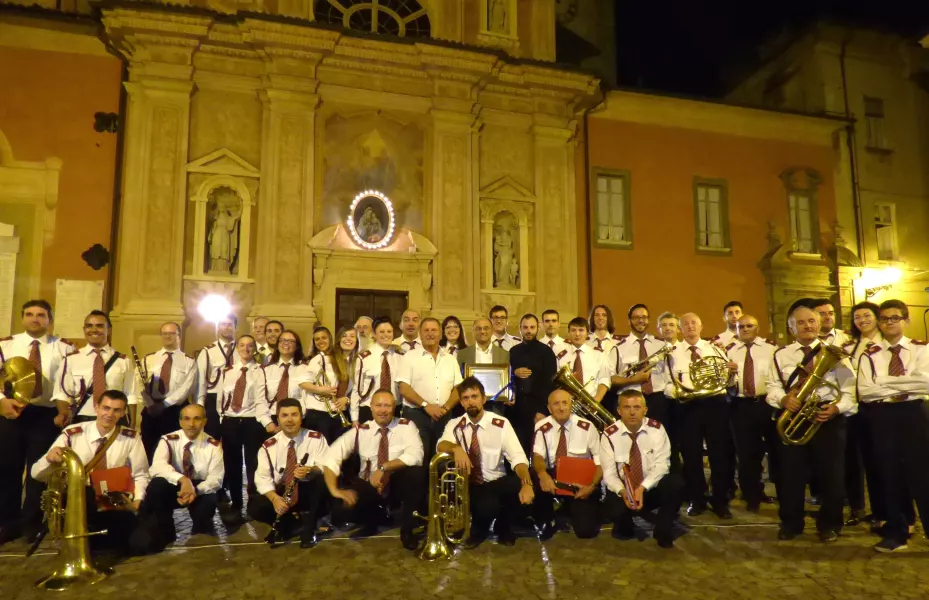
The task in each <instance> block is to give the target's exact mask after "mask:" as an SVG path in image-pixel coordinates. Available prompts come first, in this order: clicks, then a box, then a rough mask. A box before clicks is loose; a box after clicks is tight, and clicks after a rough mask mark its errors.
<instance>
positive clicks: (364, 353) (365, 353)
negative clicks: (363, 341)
mask: <svg viewBox="0 0 929 600" xmlns="http://www.w3.org/2000/svg"><path fill="white" fill-rule="evenodd" d="M358 356H359V357H361V358H368V357H369V356H371V351H370V350H362V351H361V352H360V353H358Z"/></svg>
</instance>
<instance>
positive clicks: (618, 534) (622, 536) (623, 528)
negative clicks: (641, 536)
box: [612, 523, 635, 541]
mask: <svg viewBox="0 0 929 600" xmlns="http://www.w3.org/2000/svg"><path fill="white" fill-rule="evenodd" d="M612 535H613V537H614V538H616V539H617V540H623V541H627V540H633V539H635V531H634V530H633V529H632V523H629V524H628V525H618V524H616V523H614V524H613V532H612Z"/></svg>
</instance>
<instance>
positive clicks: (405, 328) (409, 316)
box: [394, 308, 423, 354]
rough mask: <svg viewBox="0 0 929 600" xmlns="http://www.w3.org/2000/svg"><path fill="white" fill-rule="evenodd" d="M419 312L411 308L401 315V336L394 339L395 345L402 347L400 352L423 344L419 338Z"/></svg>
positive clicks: (402, 352)
mask: <svg viewBox="0 0 929 600" xmlns="http://www.w3.org/2000/svg"><path fill="white" fill-rule="evenodd" d="M419 320H420V317H419V313H418V312H417V311H415V310H413V309H411V308H408V309H406V310H405V311H403V315H401V317H400V333H401V335H400V337H398V338H397V339H395V340H394V346H397V347H398V348H400V354H404V353H406V352H408V351H410V350H414V349H416V348H419V347H421V346H422V345H423V341H422V340H421V339H420V338H419Z"/></svg>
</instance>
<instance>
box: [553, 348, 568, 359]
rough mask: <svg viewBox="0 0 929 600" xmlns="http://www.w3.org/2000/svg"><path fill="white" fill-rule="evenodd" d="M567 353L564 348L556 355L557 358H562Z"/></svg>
mask: <svg viewBox="0 0 929 600" xmlns="http://www.w3.org/2000/svg"><path fill="white" fill-rule="evenodd" d="M567 353H568V351H567V350H562V351H561V352H559V353H558V356H556V357H555V358H556V359H560V358H562V357H563V356H564V355H565V354H567Z"/></svg>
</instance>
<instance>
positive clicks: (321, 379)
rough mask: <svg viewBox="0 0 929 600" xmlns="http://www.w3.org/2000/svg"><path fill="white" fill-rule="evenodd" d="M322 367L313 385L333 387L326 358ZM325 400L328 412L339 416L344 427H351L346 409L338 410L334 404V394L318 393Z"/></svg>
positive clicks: (332, 415)
mask: <svg viewBox="0 0 929 600" xmlns="http://www.w3.org/2000/svg"><path fill="white" fill-rule="evenodd" d="M321 363H322V368H321V369H320V371H319V375H317V376H316V380H315V381H314V382H313V385H316V386H320V387H331V386H330V384H329V377H327V376H326V359H325V358H324V359H322V361H321ZM316 395H317V396H319V397H320V398H322V400H323V404H325V405H326V412H327V413H329V416H330V417H338V418H339V422H340V423H341V424H342V427H345V428H348V427H351V425H352V424H351V422H350V421H349V420H348V417H346V416H345V411H342V410H336V409H335V406H333V405H332V400H333V398H332V396H331V395H330V394H316Z"/></svg>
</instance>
